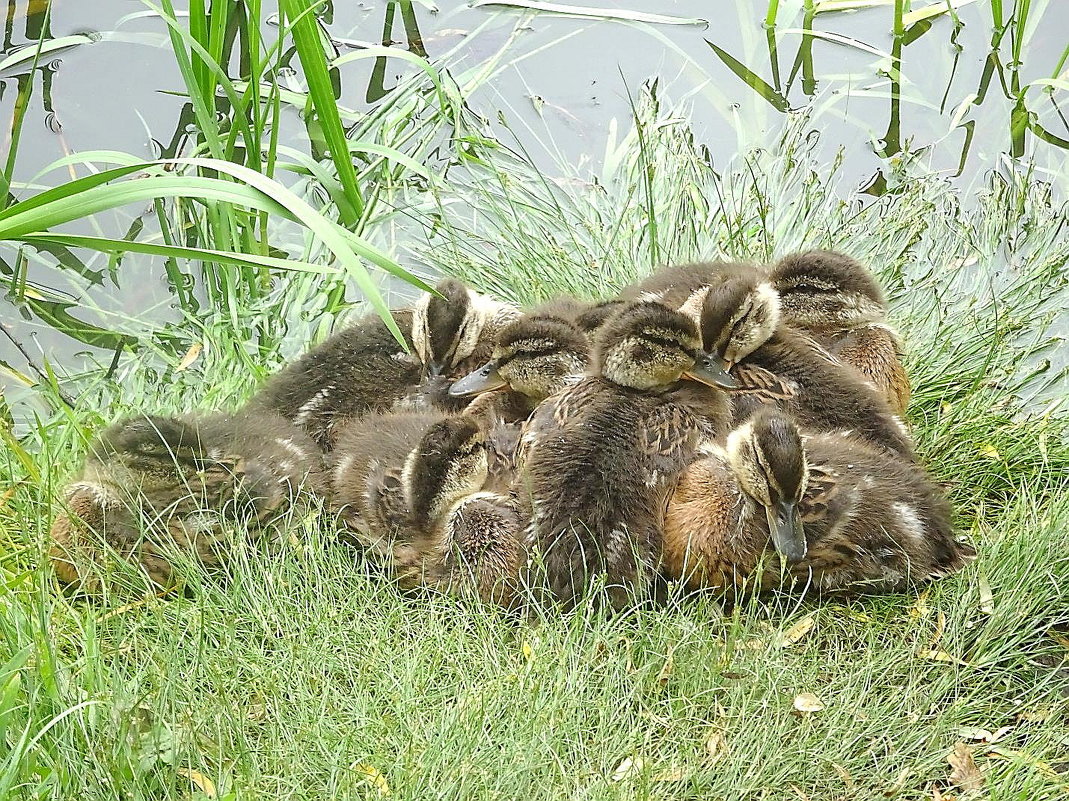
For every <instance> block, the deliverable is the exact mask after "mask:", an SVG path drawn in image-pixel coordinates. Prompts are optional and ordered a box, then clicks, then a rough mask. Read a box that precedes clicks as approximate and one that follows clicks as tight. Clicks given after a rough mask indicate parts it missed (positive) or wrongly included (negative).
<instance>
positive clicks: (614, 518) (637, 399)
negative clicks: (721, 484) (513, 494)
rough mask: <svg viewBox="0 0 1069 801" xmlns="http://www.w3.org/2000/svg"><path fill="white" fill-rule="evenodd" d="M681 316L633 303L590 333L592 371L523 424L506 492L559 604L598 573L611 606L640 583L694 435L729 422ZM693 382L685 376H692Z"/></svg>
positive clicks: (639, 592)
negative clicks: (518, 505)
mask: <svg viewBox="0 0 1069 801" xmlns="http://www.w3.org/2000/svg"><path fill="white" fill-rule="evenodd" d="M701 357H702V354H701V340H700V338H699V337H698V332H697V329H696V327H695V325H694V323H693V321H691V320H690V319H689V318H687V317H686V316H684V315H682V314H680V313H679V312H676V311H673V310H671V309H669V308H667V307H665V306H663V305H661V304H659V303H635V304H632V305H629V306H627V307H625V308H624V309H623V310H622V311H620V312H619V313H618V314H617V315H616V316H614V317H613V318H612V319H610V320H609V321H608V322H607V323H606V324H605V325H604V326H603V327H602V328H601V330H600V331H599V333H598V336H597V338H596V343H595V349H594V359H593V375H592V376H591V377H588V378H586V379H584V380H583V381H581V382H579V383H578V384H575V385H573V386H571V387H569V388H567V389H565V390H564V391H563V392H560V393H558V394H557V395H554V396H552V397H551V398H549V399H548V400H546V401H545V402H544V403H542V404H541V405H540V406H539V407H538V408H537V409H536V410H535V413H534V415H533V416H532V418H531V420H530V421H529V422H528V423H527V425H526V426H525V428H524V434H523V436H522V438H521V443H520V448H519V454H518V456H517V462H518V464H519V470H520V471H521V473H520V476H519V478H518V483H517V490H516V491H517V493H518V494H519V497H520V499H521V502H523V503H524V504H525V505H526V507H527V508H529V509H530V511H531V517H532V523H531V526H532V533H533V541H534V542H535V544H536V545H537V546H538V547H539V548H540V550H541V553H542V557H543V559H544V563H545V570H546V574H547V575H546V577H547V579H548V583H549V587H550V589H551V590H552V592H553V593H554V594H555V595H556V596H557V598H559V599H560V600H561V601H563V602H565V603H567V604H574V603H575V602H576V600H577V599H578V598H579V597H580V596H581V595H582V594H583V593H584V592H585V591H586V590H587V588H588V585H589V583H590V582H591V581H592V580H594V579H596V577H597V576H599V575H604V576H605V578H606V589H607V594H608V600H609V602H610V604H611V605H612V606H613V607H614V608H616V609H620V608H622V607H624V606H625V605H626V604H627V603H628V602H629V601H630V600H633V596H638V597H642V596H644V595H646V593H647V591H648V590H649V589H650V582H651V581H652V580H653V579H654V577H655V568H656V565H657V563H658V562H659V560H660V547H661V524H662V522H663V515H664V504H665V501H666V498H667V494H668V492H669V490H670V488H671V486H672V484H673V483H674V481H675V479H676V476H677V474H678V473H679V471H680V470H682V469H683V467H685V466H686V464H687V463H688V462H689V461H690V460H691V458H692V457H693V455H694V452H695V449H696V447H697V444H698V442H699V440H700V439H702V438H703V437H706V436H710V435H712V434H714V433H716V432H718V431H721V430H723V429H724V427H725V426H726V425H727V423H728V420H729V418H730V410H729V408H728V403H727V401H726V399H725V397H724V395H723V393H722V392H720V391H718V390H716V389H714V388H712V387H711V386H708V385H707V383H699V382H711V380H712V379H711V377H710V376H709V375H708V374H707V372H706V371H705V370H704V369H703V367H702V364H701V362H702V358H701ZM692 379H693V380H692Z"/></svg>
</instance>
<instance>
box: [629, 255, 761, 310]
mask: <svg viewBox="0 0 1069 801" xmlns="http://www.w3.org/2000/svg"><path fill="white" fill-rule="evenodd" d="M764 275H765V271H764V269H763V268H762V267H761V265H759V264H757V263H756V262H747V261H740V262H735V261H703V262H693V263H690V264H673V265H669V266H665V267H661V268H660V269H658V270H657V271H656V272H654V273H653V274H652V275H649V276H647V277H646V278H644V279H642V280H641V281H639V282H638V283H636V284H632V285H631V286H628V287H625V288H624V290H623V291H622V292H621V293H620V298H621V299H622V300H655V301H658V302H659V303H663V304H664V305H666V306H671V307H672V308H673V309H678V308H679V307H680V306H682V305H683V304H684V303H686V302H687V300H688V299H689V298H691V297H692V296H693V295H694V293H695V292H697V291H698V290H700V289H703V288H706V287H710V286H716V285H717V284H719V283H721V282H722V281H725V280H727V279H729V278H743V277H749V276H758V277H764Z"/></svg>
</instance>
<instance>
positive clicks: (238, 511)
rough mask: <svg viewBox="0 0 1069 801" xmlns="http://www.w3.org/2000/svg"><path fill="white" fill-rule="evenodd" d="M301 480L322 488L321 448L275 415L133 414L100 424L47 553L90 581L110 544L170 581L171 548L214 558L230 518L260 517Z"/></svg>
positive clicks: (280, 506) (75, 577) (64, 576)
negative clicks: (167, 552)
mask: <svg viewBox="0 0 1069 801" xmlns="http://www.w3.org/2000/svg"><path fill="white" fill-rule="evenodd" d="M302 487H308V488H309V489H312V490H319V489H321V487H322V454H321V452H320V450H319V448H318V447H316V445H315V443H314V442H312V441H311V439H310V438H308V437H307V436H306V435H305V434H304V433H303V432H301V431H299V430H297V429H296V428H295V427H294V426H292V425H290V424H289V423H288V422H287V421H286V420H284V419H282V418H281V417H280V416H278V415H275V414H272V413H269V412H241V413H237V414H225V413H219V414H210V415H205V416H197V415H190V416H185V417H177V418H168V417H158V416H143V417H134V418H129V419H127V420H123V421H120V422H119V423H116V424H115V425H112V426H111V427H109V428H108V429H106V430H105V431H104V432H102V433H101V435H100V436H99V437H98V438H97V440H96V441H95V442H94V443H93V444H92V446H91V447H90V451H89V454H88V456H87V457H86V461H85V465H84V467H83V469H82V471H81V474H80V475H79V476H78V478H77V479H76V480H74V481H73V482H71V483H70V484H69V485H68V486H67V488H66V490H65V493H64V496H65V498H64V507H65V508H64V511H63V512H61V513H60V514H59V515H57V517H56V519H55V522H54V523H53V526H52V531H51V537H52V549H51V552H50V558H51V560H52V564H53V566H54V568H55V570H56V574H57V575H58V576H59V577H60V579H61V580H63V581H65V582H67V583H75V582H78V583H81V584H83V588H84V589H87V590H93V589H97V588H99V582H98V581H97V580H96V577H94V576H93V575H92V574H94V573H97V574H99V569H100V565H101V559H103V557H104V552H105V550H104V549H105V546H107V547H110V548H111V549H113V550H115V551H117V552H118V553H119V554H120V555H121V556H122V557H123V558H125V559H127V560H128V561H131V562H134V563H137V564H140V566H141V567H142V568H143V569H144V570H145V571H146V572H147V573H148V575H149V577H150V578H151V579H152V580H153V581H154V582H156V583H157V584H167V583H169V581H170V576H171V572H172V566H171V564H170V563H169V562H168V561H167V559H166V558H165V556H164V552H165V550H166V549H167V548H169V547H174V546H179V547H182V548H189V549H191V550H192V551H193V553H194V555H195V556H196V557H197V558H198V559H199V560H200V561H201V562H202V563H204V564H206V565H216V564H219V563H220V562H221V561H222V560H223V559H224V558H225V556H226V554H225V549H224V548H221V547H220V542H219V535H220V533H221V531H222V529H223V528H224V526H225V524H226V523H227V522H237V523H263V522H266V521H267V520H268V519H269V518H271V517H273V516H275V515H278V514H281V513H282V512H284V511H285V510H286V509H288V508H289V506H290V505H291V504H292V502H293V501H294V500H295V498H296V497H297V494H298V492H299V490H300V489H301V488H302Z"/></svg>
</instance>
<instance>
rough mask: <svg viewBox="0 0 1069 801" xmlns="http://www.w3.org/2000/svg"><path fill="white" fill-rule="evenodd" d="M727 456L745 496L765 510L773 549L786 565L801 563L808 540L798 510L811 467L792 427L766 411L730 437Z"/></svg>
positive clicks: (781, 416) (785, 419)
mask: <svg viewBox="0 0 1069 801" xmlns="http://www.w3.org/2000/svg"><path fill="white" fill-rule="evenodd" d="M726 452H727V461H728V464H729V465H730V466H731V469H732V472H733V473H734V474H735V476H736V478H737V479H738V482H739V485H740V486H741V487H742V489H743V491H744V492H745V493H746V494H747V495H749V496H750V497H751V498H753V499H754V500H755V501H757V503H759V504H760V505H761V506H763V507H764V509H765V514H766V516H767V519H768V530H769V532H770V534H771V535H772V543H773V545H774V546H775V548H776V550H777V551H779V553H780V554H781V555H782V556H783V558H784V559H785V560H787V561H788V562H797V561H799V560H800V559H802V558H803V557H804V556H805V554H806V541H805V531H804V529H803V527H802V518H801V515H800V513H799V508H798V506H799V503H800V502H801V500H802V496H803V495H804V494H805V489H806V484H807V483H808V479H809V466H808V464H807V462H806V454H805V447H804V446H803V444H802V438H801V436H800V435H799V433H798V429H797V427H796V426H795V425H794V422H793V421H792V420H791V419H790V418H789V417H787V415H785V414H784V413H783V412H781V411H779V410H775V409H764V410H762V411H760V412H758V413H757V414H755V415H754V416H753V417H752V418H750V420H749V421H747V422H746V423H745V424H743V425H741V426H739V427H738V428H736V429H735V430H734V431H732V432H731V433H730V434H729V435H728V438H727V447H726Z"/></svg>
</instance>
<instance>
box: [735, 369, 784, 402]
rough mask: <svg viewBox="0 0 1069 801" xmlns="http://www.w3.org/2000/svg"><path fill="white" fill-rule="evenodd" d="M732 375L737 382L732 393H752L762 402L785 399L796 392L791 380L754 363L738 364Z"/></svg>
mask: <svg viewBox="0 0 1069 801" xmlns="http://www.w3.org/2000/svg"><path fill="white" fill-rule="evenodd" d="M732 375H733V376H734V377H735V380H736V381H737V382H738V384H739V386H738V388H737V389H733V390H732V392H733V393H740V394H746V395H752V396H754V399H755V400H760V401H761V402H762V403H775V402H777V401H787V400H790V399H791V398H793V397H794V396H795V395H796V394H797V390H796V389H795V386H794V384H793V383H792V382H790V381H788V380H786V379H785V378H782V377H780V376H778V375H776V374H775V373H773V372H772V371H771V370H766V369H765V368H764V367H759V366H758V365H756V364H740V365H738V366H737V367H736V368H735V371H734V372H733V373H732Z"/></svg>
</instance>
